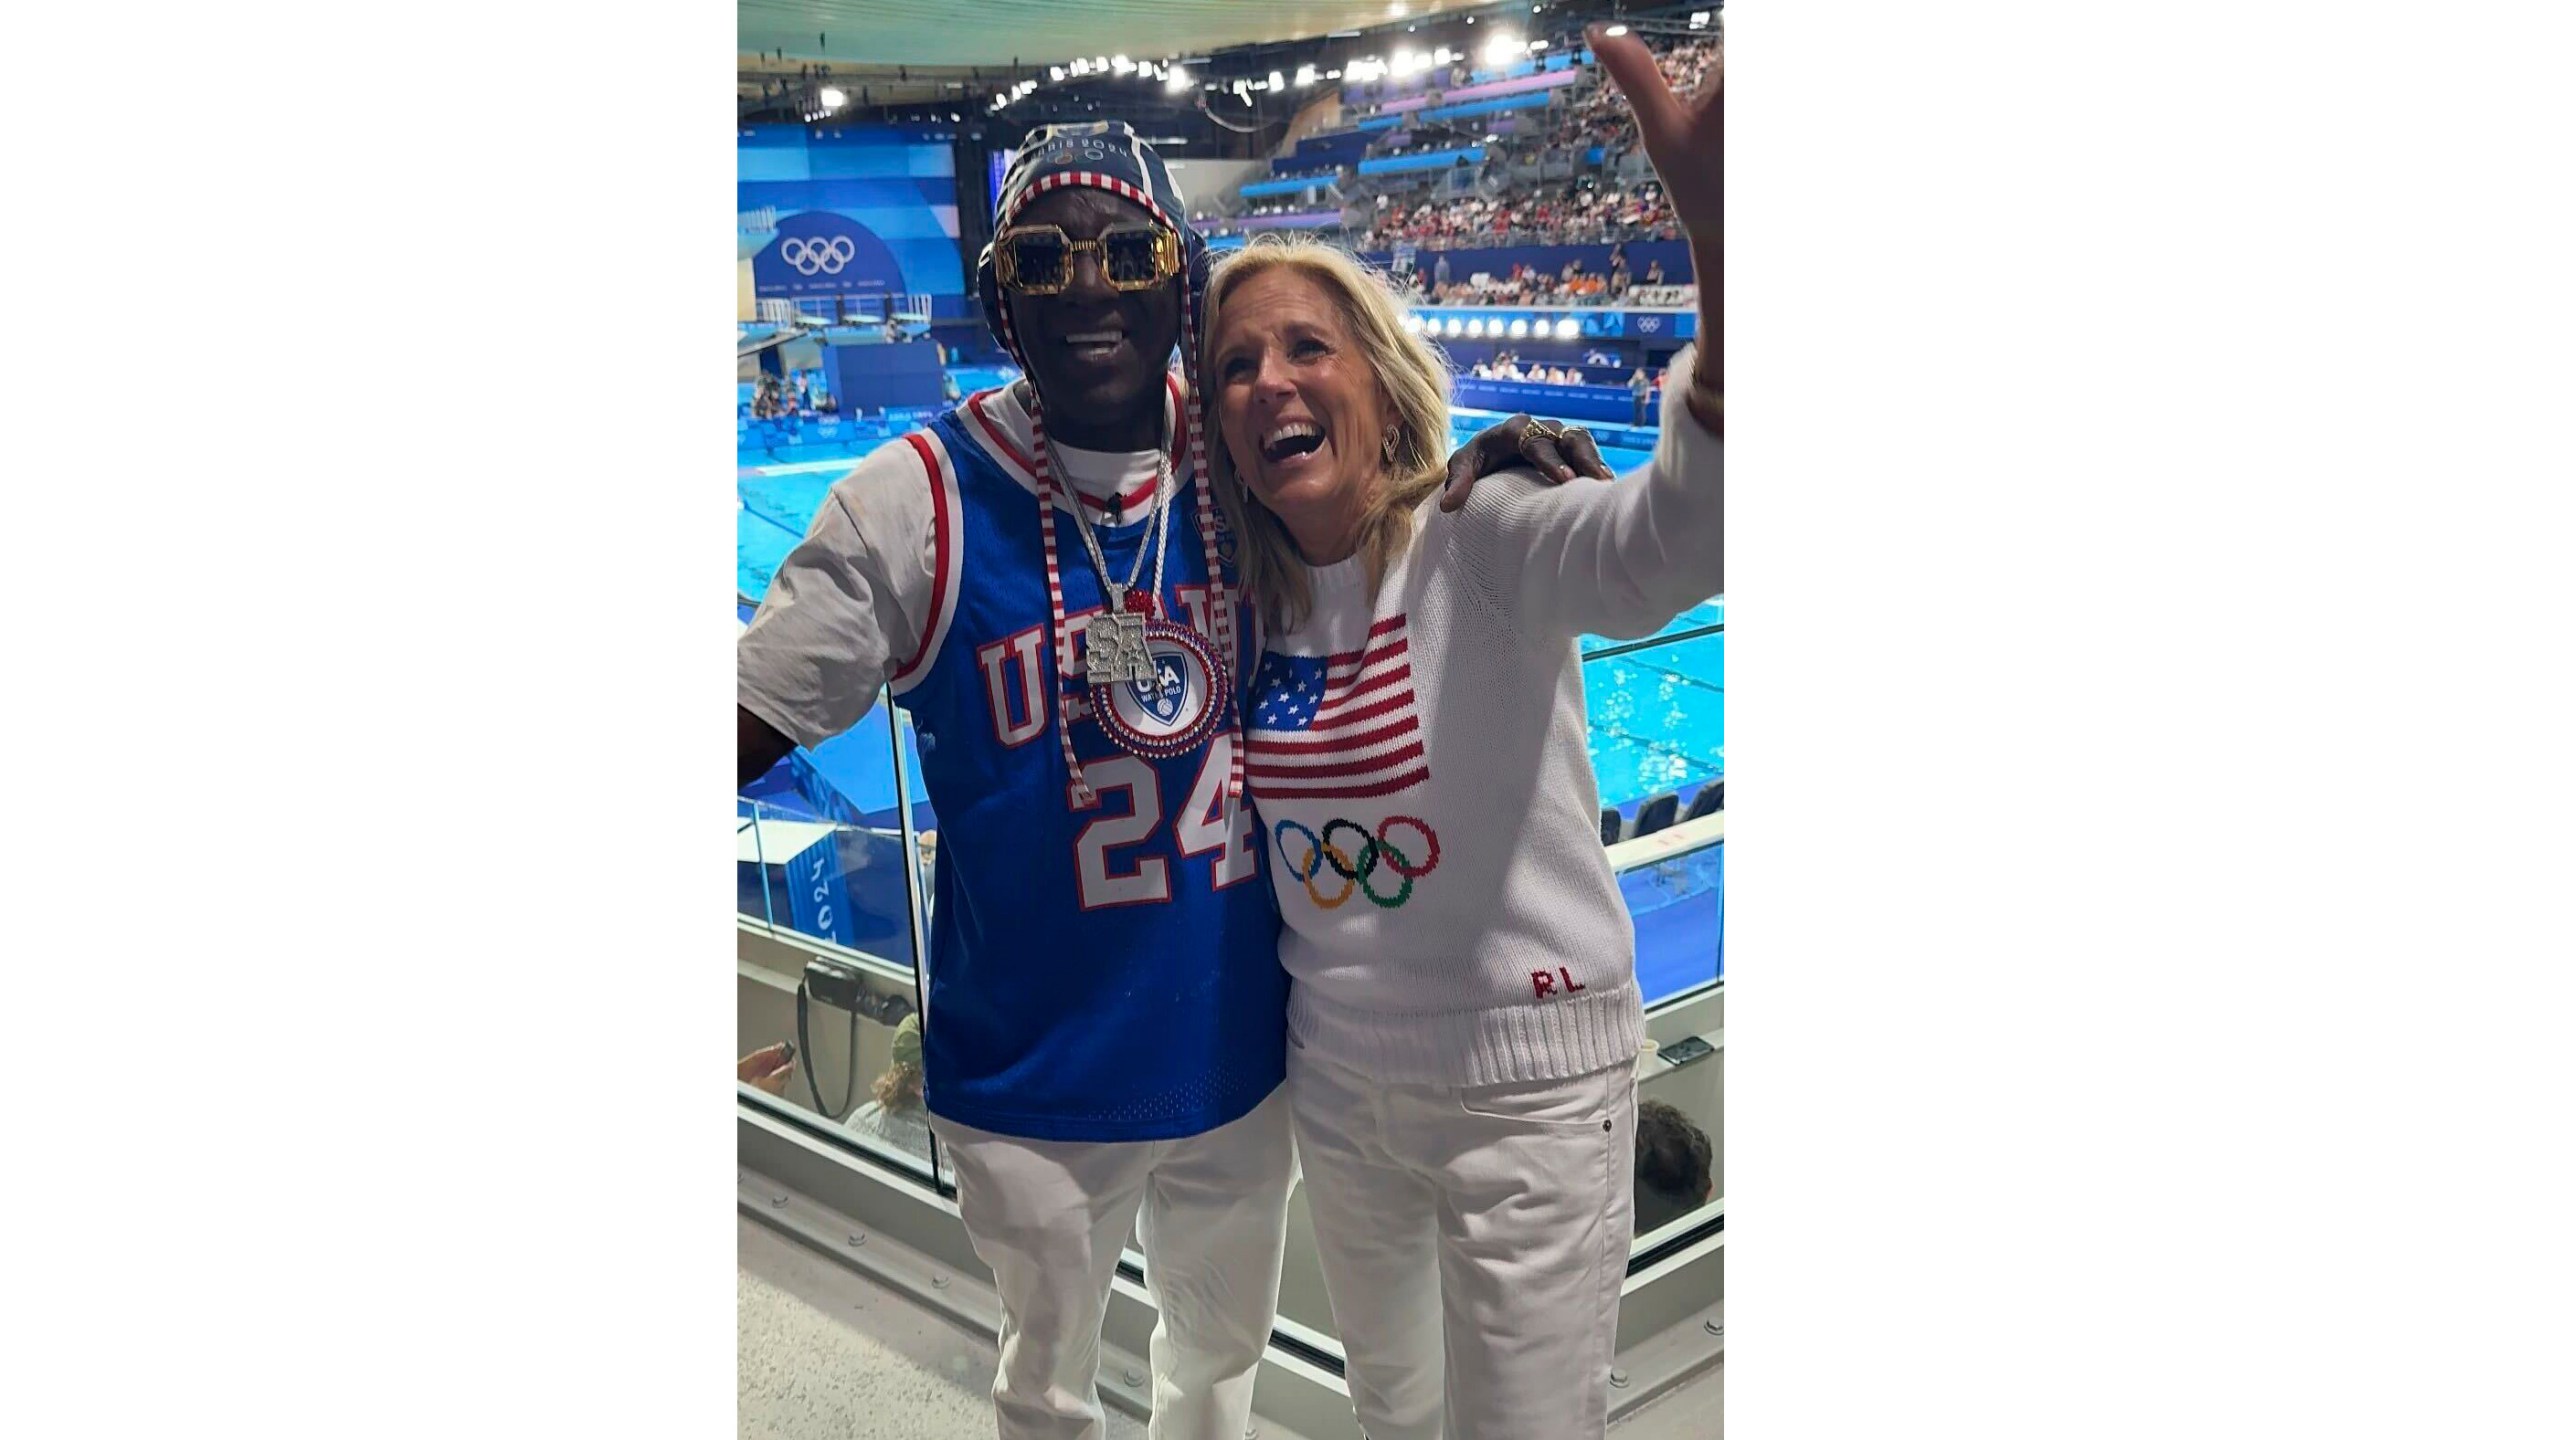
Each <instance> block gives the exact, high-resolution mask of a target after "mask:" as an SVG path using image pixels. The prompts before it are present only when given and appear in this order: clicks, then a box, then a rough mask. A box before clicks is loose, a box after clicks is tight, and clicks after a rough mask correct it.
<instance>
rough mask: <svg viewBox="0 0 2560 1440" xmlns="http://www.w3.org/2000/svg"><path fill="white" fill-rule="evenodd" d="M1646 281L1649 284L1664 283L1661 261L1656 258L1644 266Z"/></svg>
mask: <svg viewBox="0 0 2560 1440" xmlns="http://www.w3.org/2000/svg"><path fill="white" fill-rule="evenodd" d="M1644 283H1646V284H1647V285H1660V284H1662V283H1664V282H1663V279H1662V262H1661V261H1659V260H1656V261H1654V262H1653V263H1652V264H1650V265H1647V266H1646V267H1644Z"/></svg>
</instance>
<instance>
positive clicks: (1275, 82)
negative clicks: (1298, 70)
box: [1262, 70, 1289, 90]
mask: <svg viewBox="0 0 2560 1440" xmlns="http://www.w3.org/2000/svg"><path fill="white" fill-rule="evenodd" d="M1262 83H1263V86H1264V88H1266V89H1271V90H1286V89H1288V88H1289V82H1288V80H1287V79H1286V78H1285V77H1284V76H1282V75H1281V73H1280V72H1279V71H1277V70H1274V71H1272V72H1271V78H1270V79H1268V80H1265V81H1263V82H1262Z"/></svg>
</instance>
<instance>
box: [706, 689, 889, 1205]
mask: <svg viewBox="0 0 2560 1440" xmlns="http://www.w3.org/2000/svg"><path fill="white" fill-rule="evenodd" d="M905 729H906V727H904V726H903V725H902V724H900V723H899V722H898V720H897V717H895V716H894V715H893V714H892V711H891V708H890V706H889V705H888V704H887V703H886V697H885V696H884V697H883V703H881V704H879V705H876V706H874V707H873V709H872V711H871V713H870V714H868V715H866V716H865V717H864V718H863V720H862V722H861V723H860V724H857V725H856V726H855V727H854V728H853V729H851V730H849V731H847V732H846V733H845V734H843V735H840V736H838V737H836V738H835V739H833V740H831V741H828V742H827V743H826V744H823V745H820V746H818V747H817V748H816V749H815V750H794V751H793V752H792V753H791V755H790V756H789V757H788V758H787V759H785V760H784V761H783V762H782V764H780V765H778V766H776V767H775V768H774V770H773V771H772V773H770V774H768V775H766V776H764V777H763V778H761V779H759V780H758V781H756V782H755V783H754V784H753V785H751V786H750V787H749V790H750V792H751V793H750V794H748V795H744V796H741V797H740V798H739V801H738V912H739V915H740V916H741V917H742V918H743V919H745V920H747V921H749V922H752V923H755V924H759V925H760V926H761V927H762V929H763V931H764V934H765V935H766V936H767V937H768V938H769V939H770V941H771V942H773V943H768V944H765V945H761V946H755V947H752V953H748V950H749V947H748V946H746V944H745V943H744V940H743V937H742V954H741V961H740V965H739V1002H738V1027H739V1035H738V1041H739V1056H740V1061H739V1077H738V1078H739V1084H740V1086H741V1091H742V1094H743V1093H744V1092H745V1091H747V1090H750V1089H752V1090H755V1091H759V1092H762V1093H764V1094H768V1095H777V1096H778V1098H780V1099H781V1100H782V1101H783V1102H784V1103H785V1104H787V1105H789V1106H792V1107H795V1108H796V1109H797V1110H798V1111H800V1112H803V1113H802V1114H801V1115H800V1117H799V1118H800V1119H801V1120H802V1121H803V1122H805V1123H811V1124H813V1125H816V1126H817V1127H818V1128H821V1129H826V1130H829V1131H831V1132H833V1133H836V1134H839V1135H841V1136H843V1137H844V1138H846V1139H848V1140H849V1141H851V1142H852V1143H855V1144H857V1145H859V1146H861V1148H863V1149H864V1150H866V1151H869V1152H871V1153H872V1154H873V1155H874V1156H875V1157H879V1158H885V1159H887V1160H889V1161H890V1162H891V1163H893V1164H897V1165H899V1166H901V1167H903V1168H906V1169H908V1170H910V1171H914V1172H916V1173H918V1174H919V1175H921V1176H924V1177H930V1176H931V1175H932V1174H933V1170H932V1142H931V1140H930V1138H929V1135H928V1133H927V1131H926V1129H925V1125H924V1109H923V1085H924V1064H923V1051H922V1044H923V1041H922V1024H923V1018H922V1016H921V1014H920V1013H919V1000H918V998H917V997H919V996H920V995H921V994H922V993H923V989H924V976H923V974H922V970H921V966H920V963H919V956H920V955H921V953H922V949H921V946H920V945H919V944H918V943H917V942H918V939H919V931H918V925H917V921H918V917H919V915H920V913H921V910H922V905H921V894H920V892H919V891H918V890H917V889H916V887H915V885H914V883H913V878H912V877H913V875H914V874H915V869H914V866H915V861H916V851H917V848H918V847H917V846H916V845H915V843H914V842H913V840H912V838H911V837H913V836H915V835H916V834H917V832H918V830H919V828H920V827H922V826H925V825H929V824H930V822H931V811H930V808H929V807H926V806H923V804H922V797H923V787H922V785H921V784H920V783H915V784H910V783H909V782H910V780H911V779H912V778H913V771H914V766H915V758H914V747H913V743H912V740H911V739H909V738H908V737H907V736H906V734H905ZM902 739H903V740H906V743H905V744H904V746H903V748H901V747H900V746H899V745H898V742H899V741H900V740H902ZM902 759H903V762H904V763H903V764H902V763H901V760H902ZM910 793H912V796H913V798H914V800H915V802H916V803H915V804H914V805H910V804H909V803H908V800H909V797H910ZM924 848H926V849H927V850H928V851H929V849H930V842H929V841H928V842H927V843H926V846H925V847H924ZM786 1057H787V1061H788V1063H787V1065H786V1064H785V1063H784V1062H785V1059H786ZM777 1066H780V1067H782V1068H780V1069H778V1070H777V1069H776V1068H775V1067H777ZM759 1081H762V1083H758V1082H759ZM750 1103H753V1102H750Z"/></svg>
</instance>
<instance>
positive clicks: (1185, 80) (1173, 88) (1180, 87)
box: [1164, 65, 1191, 95]
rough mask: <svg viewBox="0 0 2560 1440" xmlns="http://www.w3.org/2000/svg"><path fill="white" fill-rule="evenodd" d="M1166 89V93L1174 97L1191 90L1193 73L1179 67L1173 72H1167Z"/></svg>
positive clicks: (1165, 78)
mask: <svg viewBox="0 0 2560 1440" xmlns="http://www.w3.org/2000/svg"><path fill="white" fill-rule="evenodd" d="M1164 88H1165V91H1166V93H1168V94H1173V95H1179V94H1181V93H1182V92H1183V91H1185V90H1188V89H1190V88H1191V72H1190V71H1188V70H1185V69H1183V68H1182V67H1181V66H1179V65H1176V66H1174V67H1173V68H1172V69H1171V70H1168V71H1166V72H1165V76H1164Z"/></svg>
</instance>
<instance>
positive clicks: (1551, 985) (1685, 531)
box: [1246, 351, 1724, 1086]
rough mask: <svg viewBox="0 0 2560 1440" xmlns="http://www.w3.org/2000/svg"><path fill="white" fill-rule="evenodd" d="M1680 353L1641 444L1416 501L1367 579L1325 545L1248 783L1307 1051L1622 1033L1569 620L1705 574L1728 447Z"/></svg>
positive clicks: (1610, 630) (1568, 1063)
mask: <svg viewBox="0 0 2560 1440" xmlns="http://www.w3.org/2000/svg"><path fill="white" fill-rule="evenodd" d="M1691 359H1692V356H1691V353H1690V352H1687V351H1683V352H1682V353H1681V355H1680V357H1679V358H1678V359H1677V360H1676V361H1674V362H1673V365H1672V369H1671V374H1670V377H1669V378H1668V379H1667V380H1666V381H1665V382H1664V386H1663V393H1664V395H1665V396H1666V397H1668V398H1667V400H1666V403H1665V404H1664V405H1663V407H1662V409H1663V427H1662V438H1661V442H1660V444H1659V445H1658V446H1657V447H1656V449H1655V450H1654V456H1653V460H1652V462H1651V463H1650V464H1648V465H1646V466H1644V467H1642V468H1640V469H1638V470H1637V471H1636V472H1635V473H1634V474H1632V475H1628V476H1626V477H1624V478H1622V479H1620V480H1618V481H1616V482H1615V483H1602V482H1591V481H1576V482H1574V483H1572V484H1569V485H1548V484H1546V483H1544V482H1543V481H1541V480H1539V479H1538V478H1537V477H1536V476H1535V475H1534V474H1532V473H1531V472H1529V471H1527V470H1510V471H1504V472H1502V473H1500V474H1497V475H1491V476H1487V477H1485V478H1484V479H1483V480H1482V481H1480V482H1479V483H1478V484H1477V486H1476V488H1475V492H1474V494H1473V495H1472V496H1471V497H1470V498H1469V500H1468V502H1467V505H1466V508H1464V509H1463V510H1461V511H1459V512H1458V513H1457V514H1454V515H1450V514H1444V513H1442V512H1441V510H1440V509H1439V507H1438V505H1437V504H1426V505H1425V506H1424V507H1423V508H1422V510H1421V511H1420V512H1419V513H1418V514H1417V516H1416V522H1417V523H1416V525H1415V533H1414V538H1413V541H1412V543H1411V544H1410V545H1409V546H1408V547H1407V548H1406V551H1405V553H1404V554H1403V556H1401V557H1400V558H1399V559H1398V560H1396V561H1395V562H1394V564H1392V565H1391V566H1390V567H1389V570H1388V572H1387V574H1386V576H1385V578H1384V581H1383V583H1382V584H1381V585H1380V587H1379V591H1378V598H1377V600H1376V601H1375V603H1374V604H1373V603H1371V602H1370V601H1369V599H1368V597H1367V582H1366V576H1365V574H1364V573H1363V571H1362V568H1361V562H1360V561H1359V560H1358V559H1357V558H1356V557H1355V558H1353V559H1351V560H1347V561H1344V562H1342V563H1340V564H1337V565H1328V566H1324V567H1321V568H1319V569H1317V570H1316V571H1315V572H1314V574H1313V580H1314V585H1313V588H1314V610H1313V613H1312V614H1311V615H1309V616H1308V617H1307V618H1306V619H1305V620H1304V621H1302V622H1301V623H1300V624H1298V625H1297V626H1296V627H1294V628H1293V629H1292V630H1291V631H1290V633H1288V634H1287V635H1284V636H1279V637H1276V638H1275V639H1273V640H1272V641H1270V642H1269V645H1268V647H1267V649H1266V652H1265V654H1264V656H1263V660H1262V664H1261V666H1260V669H1259V672H1258V674H1257V676H1256V681H1255V688H1254V693H1253V699H1252V709H1251V711H1250V712H1249V715H1248V725H1249V730H1248V735H1247V742H1248V745H1247V752H1246V753H1247V757H1248V759H1247V764H1248V767H1249V768H1248V788H1249V791H1250V794H1251V798H1252V802H1253V804H1254V807H1255V809H1256V810H1257V811H1258V812H1259V813H1260V815H1261V816H1262V820H1263V824H1264V826H1265V837H1266V838H1265V845H1266V855H1267V857H1268V859H1269V860H1270V862H1271V867H1272V880H1273V883H1274V884H1275V886H1276V887H1277V888H1278V891H1279V895H1280V910H1281V914H1282V916H1283V918H1284V919H1285V920H1286V921H1287V923H1288V930H1287V933H1286V934H1284V935H1283V936H1282V937H1281V942H1280V956H1281V959H1282V961H1283V963H1285V964H1286V965H1287V966H1288V968H1289V974H1290V976H1291V978H1292V980H1293V981H1294V982H1295V983H1294V984H1293V986H1292V993H1291V996H1290V1002H1289V1024H1290V1028H1291V1030H1292V1032H1293V1033H1294V1034H1295V1035H1296V1036H1297V1038H1298V1041H1299V1043H1301V1044H1303V1045H1305V1046H1306V1047H1308V1049H1310V1050H1311V1051H1313V1052H1315V1053H1316V1054H1317V1055H1319V1056H1320V1057H1322V1058H1325V1059H1329V1060H1332V1061H1335V1062H1337V1063H1340V1064H1342V1065H1345V1066H1348V1067H1350V1068H1352V1069H1354V1070H1356V1071H1359V1072H1361V1073H1363V1074H1365V1075H1367V1076H1369V1077H1370V1078H1371V1079H1373V1080H1377V1081H1381V1082H1387V1083H1405V1084H1442V1085H1451V1086H1461V1085H1487V1084H1497V1083H1503V1082H1509V1081H1524V1080H1552V1079H1561V1078H1563V1077H1566V1076H1570V1075H1580V1074H1586V1073H1588V1072H1590V1071H1593V1070H1598V1069H1601V1068H1603V1067H1606V1066H1610V1065H1616V1064H1622V1063H1625V1062H1627V1061H1629V1060H1631V1059H1633V1058H1634V1056H1635V1053H1636V1046H1637V1043H1638V1041H1639V1040H1640V1039H1641V1038H1642V1036H1643V1030H1644V1014H1643V1003H1642V1001H1641V999H1640V998H1639V997H1638V995H1637V993H1636V986H1635V974H1634V969H1635V930H1634V924H1633V922H1632V921H1631V920H1630V919H1629V918H1628V915H1627V907H1626V902H1625V900H1624V899H1622V898H1621V897H1620V895H1619V893H1618V886H1617V881H1616V878H1615V876H1613V875H1612V874H1611V873H1610V870H1609V864H1608V859H1607V857H1606V856H1605V855H1604V854H1603V853H1602V850H1601V845H1600V834H1599V823H1598V812H1599V799H1598V795H1597V793H1596V789H1595V786H1594V784H1593V780H1592V773H1591V760H1590V754H1589V751H1588V749H1587V747H1586V745H1585V739H1584V731H1585V722H1584V715H1583V699H1582V666H1581V663H1580V660H1579V649H1578V646H1577V644H1576V637H1577V636H1579V635H1581V634H1582V633H1584V632H1591V633H1596V634H1600V635H1606V636H1612V637H1619V638H1627V639H1633V638H1637V637H1641V636H1644V635H1649V634H1652V633H1653V632H1655V631H1656V630H1659V629H1660V628H1661V627H1662V626H1663V625H1665V624H1667V623H1669V621H1670V620H1671V619H1672V618H1673V617H1674V616H1676V615H1677V614H1679V612H1680V611H1682V610H1684V609H1686V608H1688V607H1689V606H1692V605H1695V604H1697V603H1699V602H1700V601H1703V600H1705V599H1707V598H1708V597H1710V596H1712V595H1715V594H1718V593H1720V592H1721V591H1722V590H1723V587H1724V461H1723V447H1722V446H1721V445H1720V444H1719V443H1718V442H1717V441H1716V440H1715V439H1714V438H1713V437H1712V436H1709V435H1708V434H1707V433H1706V431H1705V429H1704V427H1702V426H1700V425H1699V424H1698V422H1697V420H1696V419H1695V418H1694V417H1693V416H1691V415H1690V414H1689V408H1688V406H1687V404H1686V403H1684V401H1683V400H1682V398H1681V397H1682V396H1684V395H1685V394H1686V393H1687V389H1688V384H1689V369H1690V364H1691ZM1328 846H1329V847H1330V848H1329V849H1328V848H1327V847H1328Z"/></svg>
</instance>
